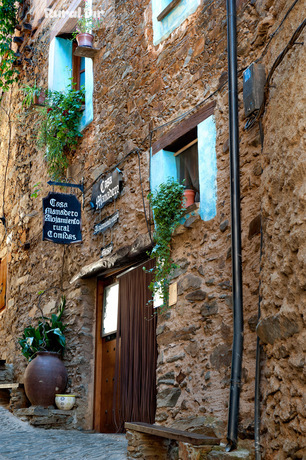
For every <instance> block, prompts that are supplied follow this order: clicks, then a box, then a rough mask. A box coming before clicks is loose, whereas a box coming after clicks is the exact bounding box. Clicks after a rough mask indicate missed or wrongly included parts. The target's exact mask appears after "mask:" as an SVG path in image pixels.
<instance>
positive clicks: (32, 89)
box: [22, 83, 46, 108]
mask: <svg viewBox="0 0 306 460" xmlns="http://www.w3.org/2000/svg"><path fill="white" fill-rule="evenodd" d="M22 92H23V93H24V96H25V97H24V99H23V101H22V105H23V106H25V107H26V108H29V107H31V105H38V106H43V105H44V104H45V99H46V92H45V90H44V89H43V88H41V87H40V86H37V85H36V83H35V84H34V86H29V85H26V86H24V87H23V88H22Z"/></svg>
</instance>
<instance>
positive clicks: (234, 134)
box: [226, 0, 243, 452]
mask: <svg viewBox="0 0 306 460" xmlns="http://www.w3.org/2000/svg"><path fill="white" fill-rule="evenodd" d="M226 8H227V55H228V57H227V59H228V87H229V139H230V177H231V224H232V228H231V234H232V235H231V238H232V286H233V315H234V319H233V323H234V337H233V348H232V367H231V386H230V398H229V411H228V427H227V441H228V445H227V446H226V450H227V451H228V452H229V451H231V450H233V449H235V448H236V447H237V439H238V416H239V397H240V382H241V364H242V352H243V310H242V263H241V259H242V257H241V222H240V181H239V179H240V178H239V171H240V169H239V125H238V90H237V87H238V83H237V41H236V0H226Z"/></svg>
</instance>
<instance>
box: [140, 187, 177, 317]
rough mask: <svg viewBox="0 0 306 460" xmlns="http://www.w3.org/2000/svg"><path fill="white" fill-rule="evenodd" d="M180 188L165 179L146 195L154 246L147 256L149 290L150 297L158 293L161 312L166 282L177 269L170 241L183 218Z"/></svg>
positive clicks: (166, 298)
mask: <svg viewBox="0 0 306 460" xmlns="http://www.w3.org/2000/svg"><path fill="white" fill-rule="evenodd" d="M183 194H184V186H183V185H181V184H180V183H179V182H177V181H175V180H173V179H170V178H168V180H167V182H165V183H162V184H160V186H159V187H158V189H157V190H156V191H155V192H154V193H149V195H148V199H149V201H150V205H151V207H152V210H153V213H154V222H155V230H154V241H155V243H156V244H155V246H154V248H153V250H152V252H151V254H150V257H151V258H156V266H155V268H154V269H153V273H154V278H153V280H152V282H151V284H150V286H149V288H150V290H151V291H152V293H153V296H154V295H155V294H156V293H161V295H162V298H163V306H162V310H164V309H167V308H168V304H169V282H170V278H171V274H172V272H173V270H174V268H176V267H177V265H176V264H175V263H174V262H173V260H172V258H171V246H170V243H171V238H172V235H173V232H174V230H175V229H176V227H177V226H178V225H179V222H180V219H181V218H182V216H183V214H184V208H183V206H182V204H183Z"/></svg>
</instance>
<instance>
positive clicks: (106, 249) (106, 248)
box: [101, 243, 114, 259]
mask: <svg viewBox="0 0 306 460" xmlns="http://www.w3.org/2000/svg"><path fill="white" fill-rule="evenodd" d="M113 249H114V245H113V243H109V244H108V245H107V246H104V248H102V249H101V259H102V258H103V257H107V256H109V255H110V254H111V253H112V252H113Z"/></svg>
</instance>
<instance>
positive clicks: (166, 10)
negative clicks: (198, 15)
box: [157, 0, 181, 21]
mask: <svg viewBox="0 0 306 460" xmlns="http://www.w3.org/2000/svg"><path fill="white" fill-rule="evenodd" d="M180 1H181V0H172V2H170V3H169V5H167V6H166V8H164V9H163V11H162V12H161V13H159V15H158V16H157V20H158V21H162V20H163V19H164V18H165V17H166V16H167V14H169V13H170V11H172V10H173V9H174V8H175V7H176V5H177V4H178V3H180Z"/></svg>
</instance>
